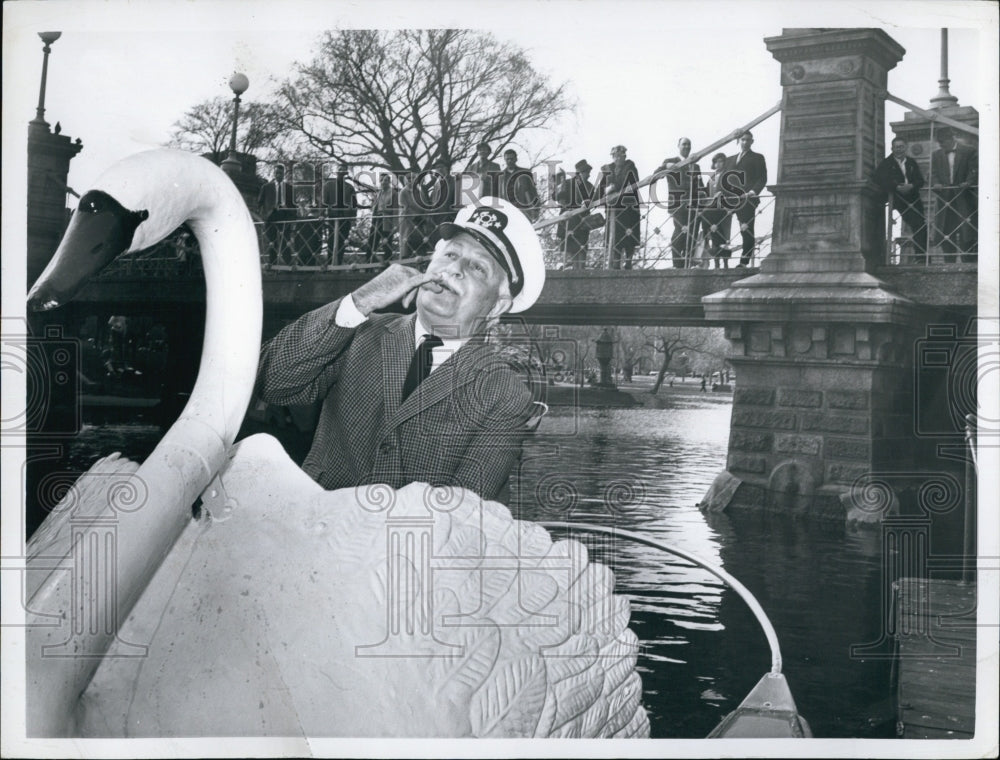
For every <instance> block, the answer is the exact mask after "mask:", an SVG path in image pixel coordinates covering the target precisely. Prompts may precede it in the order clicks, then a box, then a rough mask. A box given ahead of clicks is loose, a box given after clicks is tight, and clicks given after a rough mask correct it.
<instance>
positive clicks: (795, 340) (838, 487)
mask: <svg viewBox="0 0 1000 760" xmlns="http://www.w3.org/2000/svg"><path fill="white" fill-rule="evenodd" d="M726 334H727V337H728V338H729V339H730V341H732V346H733V355H732V361H733V364H734V367H735V369H736V373H737V381H736V389H735V392H734V397H733V414H732V423H731V432H730V439H729V457H728V460H727V470H728V471H729V472H730V473H732V474H733V475H735V476H736V477H738V478H739V479H740V480H741V481H743V483H742V485H741V486H740V489H739V490H738V491H737V494H736V497H735V498H734V501H733V504H732V506H733V507H740V506H749V507H774V508H779V509H782V510H783V511H792V512H801V513H808V514H810V515H812V516H817V517H831V518H837V519H842V518H843V507H842V506H841V504H840V500H839V497H840V495H841V494H843V493H844V491H846V490H847V489H848V488H849V487H850V486H851V484H852V483H854V482H855V481H856V480H858V479H859V478H861V477H862V476H864V475H865V474H867V473H870V472H873V471H878V470H880V469H900V468H901V469H906V468H907V467H908V458H909V457H910V440H911V437H910V433H911V431H910V427H911V426H912V413H911V410H912V390H911V385H912V383H910V382H908V380H909V379H910V374H909V371H908V355H909V353H910V352H909V350H908V348H907V345H908V344H907V342H906V341H907V340H908V339H909V340H911V341H912V338H910V336H909V335H908V334H906V333H905V332H904V331H903V330H901V329H900V328H898V327H894V326H891V325H850V324H831V325H815V324H814V325H809V324H797V325H792V326H788V325H782V324H772V325H768V324H746V325H738V326H730V327H729V328H727V332H726ZM910 345H912V343H911V344H910Z"/></svg>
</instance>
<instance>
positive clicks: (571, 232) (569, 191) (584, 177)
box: [552, 160, 604, 269]
mask: <svg viewBox="0 0 1000 760" xmlns="http://www.w3.org/2000/svg"><path fill="white" fill-rule="evenodd" d="M573 168H575V169H576V176H575V177H573V178H571V179H567V178H566V174H565V172H563V171H559V172H558V173H557V174H556V176H555V183H554V185H553V188H552V199H553V200H554V201H555V202H556V203H558V204H559V213H560V214H563V213H566V212H567V211H570V210H572V209H578V208H583V206H584V204H586V203H587V202H588V201H590V200H591V199H592V198H593V197H594V185H593V184H592V183H591V182H590V172H591V171H592V170H593V167H592V166H591V165H590V164H588V163H587V162H586V161H585V160H581V161H577V162H576V165H575V166H574V167H573ZM603 221H604V217H603V216H601V215H600V214H593V215H591V214H590V211H589V210H584V211H581V212H580V213H578V214H575V215H573V216H571V217H570V218H569V219H564V220H563V221H561V222H559V228H558V232H557V234H558V237H559V240H560V241H561V242H562V245H563V251H564V253H565V254H566V260H565V263H566V268H567V269H585V268H586V266H587V239H588V238H589V237H590V231H591V230H592V229H595V228H596V227H599V226H600V224H603Z"/></svg>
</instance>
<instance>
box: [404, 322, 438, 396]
mask: <svg viewBox="0 0 1000 760" xmlns="http://www.w3.org/2000/svg"><path fill="white" fill-rule="evenodd" d="M442 345H444V341H442V340H441V339H440V338H439V337H437V336H436V335H425V336H424V339H423V341H422V342H421V344H420V345H419V346H417V350H416V351H414V352H413V359H411V360H410V368H409V369H408V370H407V371H406V379H405V380H404V381H403V398H402V400H403V401H406V399H407V397H408V396H409V395H410V394H411V393H413V391H414V390H415V389H416V387H417V386H418V385H420V383H422V382H423V381H424V380H426V379H427V376H428V375H429V374H430V373H431V365H432V364H433V363H434V354H433V353H432V352H433V351H434V349H435V348H437V347H438V346H442Z"/></svg>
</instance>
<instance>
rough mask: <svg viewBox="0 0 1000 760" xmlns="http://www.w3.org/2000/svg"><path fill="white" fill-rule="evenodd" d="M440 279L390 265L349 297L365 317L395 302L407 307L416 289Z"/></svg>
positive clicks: (434, 275)
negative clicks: (400, 302)
mask: <svg viewBox="0 0 1000 760" xmlns="http://www.w3.org/2000/svg"><path fill="white" fill-rule="evenodd" d="M441 277H442V276H441V275H440V274H424V273H423V272H420V271H418V270H416V269H414V268H413V267H407V266H403V265H402V264H392V265H390V266H389V268H388V269H386V270H385V271H384V272H381V273H380V274H379V275H378V276H377V277H373V278H372V279H371V280H369V281H368V282H366V283H365V284H364V285H362V286H361V287H360V288H358V289H357V290H355V291H354V292H353V293H352V294H351V297H352V298H353V299H354V305H355V306H356V307H357V309H358V311H360V312H361V313H362V314H364V315H365V316H366V317H367V316H368V315H369V314H371V313H372V312H373V311H375V310H376V309H384V308H385V307H386V306H389V305H390V304H394V303H396V302H397V301H402V303H403V306H409V305H410V304H411V303H412V302H413V299H414V298H416V295H417V288H419V287H420V286H421V285H423V284H424V283H427V282H440V281H441Z"/></svg>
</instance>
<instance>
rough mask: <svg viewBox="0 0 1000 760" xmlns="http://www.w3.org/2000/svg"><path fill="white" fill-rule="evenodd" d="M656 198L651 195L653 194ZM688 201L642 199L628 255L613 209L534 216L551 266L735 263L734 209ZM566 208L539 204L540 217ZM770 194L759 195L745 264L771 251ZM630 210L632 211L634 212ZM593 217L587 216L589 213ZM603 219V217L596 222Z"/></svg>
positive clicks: (737, 227) (738, 226)
mask: <svg viewBox="0 0 1000 760" xmlns="http://www.w3.org/2000/svg"><path fill="white" fill-rule="evenodd" d="M654 198H655V195H654ZM702 200H703V203H702V204H701V205H699V204H697V203H688V204H685V205H683V206H680V207H677V208H668V206H667V204H666V203H664V202H663V201H660V200H643V201H641V202H640V203H639V204H638V206H637V207H636V208H637V210H638V221H637V225H638V245H637V246H636V247H635V250H634V253H633V255H632V256H631V258H627V252H625V251H616V250H615V240H614V239H613V238H614V235H613V230H614V227H615V225H616V224H617V223H618V220H616V218H615V214H616V211H615V210H614V209H604V210H598V211H595V212H591V213H589V214H587V215H584V216H581V217H578V218H577V219H573V218H570V219H563V220H561V221H558V222H556V223H555V224H552V225H548V226H540V225H539V224H538V223H537V222H536V227H540V229H538V233H539V237H540V238H541V239H542V247H543V250H544V253H545V263H546V268H547V269H550V270H563V269H567V270H572V269H577V270H582V269H591V270H593V269H669V268H673V269H686V268H690V269H710V268H713V267H714V268H716V269H728V268H729V267H736V266H737V265H738V264H739V262H740V258H741V253H742V247H743V242H742V236H741V232H742V230H743V228H744V227H745V226H746V224H745V223H741V222H740V221H739V220H738V219H737V218H736V215H735V213H734V212H733V211H732V210H726V209H722V208H719V207H710V206H708V205H707V204H706V203H704V201H705V200H706V199H702ZM566 210H567V209H565V208H560V207H558V206H555V205H546V206H544V207H542V209H541V213H540V214H539V217H538V222H541V223H543V224H544V223H545V222H547V221H549V220H554V219H557V218H558V217H559V216H564V215H565V212H566ZM773 211H774V197H773V196H771V195H769V194H764V195H761V196H760V205H759V206H758V207H757V209H756V212H755V215H754V218H755V225H754V240H753V246H752V249H751V250H749V251H748V256H747V264H746V265H747V266H750V267H755V266H758V265H759V264H760V261H761V260H762V259H763V258H764V257H766V256H767V255H768V253H770V250H771V233H770V226H771V225H770V223H771V219H772V217H773ZM633 213H634V212H633ZM595 218H596V219H597V221H596V222H588V221H587V220H590V219H595ZM601 220H603V223H598V222H600V221H601Z"/></svg>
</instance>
